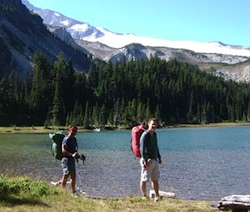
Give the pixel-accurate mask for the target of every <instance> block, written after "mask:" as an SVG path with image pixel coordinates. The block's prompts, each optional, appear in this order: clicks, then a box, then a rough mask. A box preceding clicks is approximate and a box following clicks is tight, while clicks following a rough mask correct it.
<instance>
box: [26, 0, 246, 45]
mask: <svg viewBox="0 0 250 212" xmlns="http://www.w3.org/2000/svg"><path fill="white" fill-rule="evenodd" d="M29 2H30V3H31V4H33V5H34V6H36V7H39V8H42V9H50V10H54V11H57V12H60V13H62V14H63V15H65V16H68V17H70V18H73V19H76V20H78V21H82V22H87V23H89V24H90V25H92V26H94V27H104V28H106V29H108V30H110V31H112V32H116V33H134V34H136V35H140V36H145V37H151V38H160V39H165V40H185V41H188V40H189V41H201V42H210V41H221V42H223V43H226V44H232V45H233V44H235V45H242V46H245V47H250V23H249V22H250V12H249V8H250V0H230V1H229V0H172V1H170V0H29Z"/></svg>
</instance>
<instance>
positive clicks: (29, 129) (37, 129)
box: [0, 122, 250, 134]
mask: <svg viewBox="0 0 250 212" xmlns="http://www.w3.org/2000/svg"><path fill="white" fill-rule="evenodd" d="M230 126H250V123H249V122H245V123H243V122H242V123H241V122H240V123H239V122H223V123H211V124H178V125H170V126H167V127H165V128H166V129H168V128H196V127H230ZM67 129H68V127H50V128H44V126H23V127H21V126H20V127H19V126H12V127H0V134H7V133H11V134H14V133H17V134H18V133H54V132H56V131H67ZM120 129H122V128H120ZM114 130H116V129H115V128H114ZM89 131H93V130H89V129H85V128H81V127H79V128H78V132H89Z"/></svg>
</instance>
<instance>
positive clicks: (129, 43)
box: [22, 0, 250, 81]
mask: <svg viewBox="0 0 250 212" xmlns="http://www.w3.org/2000/svg"><path fill="white" fill-rule="evenodd" d="M22 1H23V3H24V4H25V5H26V6H27V7H28V8H29V9H30V10H31V11H33V12H35V13H37V14H39V15H40V16H41V17H42V18H43V22H44V23H45V24H46V25H48V26H50V27H49V28H50V29H52V28H51V26H54V27H56V28H57V30H51V31H53V33H54V34H55V35H56V36H57V37H59V38H60V39H62V40H64V42H66V43H70V45H71V46H73V47H74V48H79V46H81V47H83V49H84V51H85V53H87V54H91V55H93V56H94V57H96V58H98V59H101V60H104V61H108V60H111V61H113V62H115V61H117V60H120V59H123V58H126V59H127V60H131V59H142V58H144V59H145V58H149V57H150V56H158V57H160V58H162V59H165V60H170V59H173V58H176V59H178V60H180V61H183V62H188V63H191V64H194V65H198V66H199V67H200V68H201V69H202V70H208V71H213V72H215V74H217V75H218V76H222V77H224V78H226V79H233V80H236V81H249V80H250V71H249V70H250V61H249V60H250V48H246V47H242V46H235V45H226V44H223V43H221V42H211V43H198V42H182V41H181V42H171V41H164V40H157V39H152V38H145V37H140V36H136V35H134V34H120V33H113V32H110V31H109V30H107V29H104V28H100V27H99V28H96V27H93V26H91V25H89V24H88V23H85V22H80V21H77V20H74V19H71V18H69V17H66V16H64V15H62V14H60V13H58V12H54V11H51V10H48V9H41V8H37V7H35V6H33V5H31V4H30V3H29V2H28V1H27V0H22ZM66 32H68V33H69V34H70V35H71V37H72V38H73V40H74V42H73V41H72V38H70V36H69V35H68V34H67V33H66ZM76 43H77V44H78V45H79V46H78V45H76Z"/></svg>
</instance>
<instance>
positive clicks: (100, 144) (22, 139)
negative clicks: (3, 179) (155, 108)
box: [0, 126, 250, 201]
mask: <svg viewBox="0 0 250 212" xmlns="http://www.w3.org/2000/svg"><path fill="white" fill-rule="evenodd" d="M249 132H250V127H249V126H230V127H200V128H169V129H158V130H157V135H158V144H159V148H160V152H161V155H162V160H163V163H162V164H161V165H160V181H159V183H160V190H163V191H170V192H175V193H176V195H177V198H181V199H197V200H211V201H217V200H220V199H221V198H222V197H224V196H227V195H231V194H249V192H250V183H249V182H250V141H249ZM130 133H131V132H130V131H105V132H84V133H78V134H77V135H76V137H77V139H78V145H79V153H83V154H84V155H86V157H87V159H86V162H85V164H83V163H82V161H80V162H79V163H78V164H77V184H78V185H79V183H80V182H81V183H82V187H81V189H82V190H84V191H85V192H86V193H87V194H88V195H91V196H98V197H126V196H137V195H140V190H139V180H140V166H139V161H138V159H137V158H135V157H134V156H133V154H132V152H131V150H130V138H131V134H130ZM0 144H1V154H0V169H1V170H0V173H4V174H11V175H27V176H30V177H32V178H34V179H38V180H39V179H42V180H46V181H48V182H49V181H58V180H60V178H61V175H62V171H61V167H60V161H58V160H55V159H54V158H53V156H52V154H51V150H50V147H51V140H50V139H49V136H48V134H47V133H46V134H44V133H41V134H2V135H0ZM79 177H80V178H79ZM79 179H80V180H79ZM149 189H151V186H150V184H149V183H148V185H147V190H148V191H149Z"/></svg>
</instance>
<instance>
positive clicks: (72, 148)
mask: <svg viewBox="0 0 250 212" xmlns="http://www.w3.org/2000/svg"><path fill="white" fill-rule="evenodd" d="M62 145H66V146H67V148H66V149H67V151H68V152H70V153H71V154H73V153H75V152H76V151H77V141H76V138H75V137H73V138H72V137H69V136H65V137H64V139H63V141H62Z"/></svg>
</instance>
